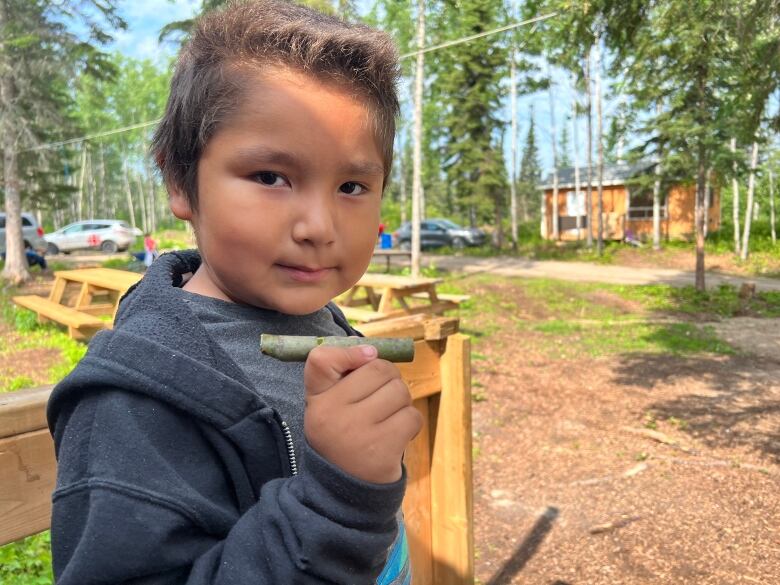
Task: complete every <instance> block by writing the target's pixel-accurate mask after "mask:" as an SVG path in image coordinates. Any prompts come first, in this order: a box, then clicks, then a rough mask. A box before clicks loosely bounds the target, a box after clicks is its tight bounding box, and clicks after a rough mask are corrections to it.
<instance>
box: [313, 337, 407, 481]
mask: <svg viewBox="0 0 780 585" xmlns="http://www.w3.org/2000/svg"><path fill="white" fill-rule="evenodd" d="M303 382H304V385H305V386H306V412H305V415H304V425H303V426H304V432H305V434H306V440H307V441H308V442H309V444H310V445H311V446H312V447H313V448H314V449H315V450H316V451H317V453H319V454H320V455H322V456H323V457H324V458H325V459H327V460H328V461H330V462H331V463H333V464H334V465H337V466H338V467H340V468H341V469H343V470H344V471H346V472H347V473H349V474H350V475H353V476H355V477H357V478H359V479H362V480H364V481H369V482H372V483H391V482H394V481H398V480H399V479H400V478H401V458H402V457H403V453H404V449H406V445H407V444H408V443H409V441H411V440H412V439H413V438H414V437H415V435H417V433H418V432H419V431H420V428H421V427H422V415H421V414H420V413H419V412H418V411H417V409H415V408H414V407H413V406H412V397H411V396H410V394H409V389H408V388H407V387H406V383H404V381H403V380H402V379H401V374H400V372H399V371H398V368H396V367H395V365H393V364H391V363H390V362H388V361H385V360H380V359H377V358H376V349H374V348H373V347H371V346H366V345H361V346H357V347H350V348H340V347H327V346H320V347H317V348H315V349H313V350H312V351H311V352H310V353H309V357H308V359H307V360H306V366H305V367H304V370H303Z"/></svg>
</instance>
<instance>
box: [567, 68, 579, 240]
mask: <svg viewBox="0 0 780 585" xmlns="http://www.w3.org/2000/svg"><path fill="white" fill-rule="evenodd" d="M572 90H573V92H572V98H571V135H572V153H573V156H572V160H573V161H574V201H575V204H576V206H577V209H576V210H574V211H575V212H576V214H577V220H576V222H577V241H580V238H581V237H582V234H581V233H580V232H581V230H582V214H581V213H580V186H581V185H580V148H579V139H578V133H577V83H576V80H575V79H574V76H573V75H572ZM566 212H567V213H568V214H569V215H571V214H572V210H571V209H567V210H566Z"/></svg>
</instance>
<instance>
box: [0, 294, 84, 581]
mask: <svg viewBox="0 0 780 585" xmlns="http://www.w3.org/2000/svg"><path fill="white" fill-rule="evenodd" d="M11 294H13V292H12V291H10V290H5V291H3V292H2V293H1V294H0V303H2V318H3V319H4V320H5V321H6V322H7V323H9V324H10V325H12V326H13V327H14V329H15V330H16V331H17V332H18V333H21V334H22V335H21V336H20V339H19V340H18V341H17V342H15V343H14V344H13V345H11V344H10V343H9V342H8V339H6V338H4V339H0V353H5V352H13V351H18V350H20V349H41V348H45V349H57V350H59V351H60V360H59V361H57V362H56V363H55V364H54V365H53V366H51V367H50V368H49V370H48V372H47V378H48V382H50V383H54V382H57V381H58V380H61V379H62V378H64V377H65V376H66V375H67V374H68V373H69V372H70V371H71V370H72V369H73V368H74V367H75V365H76V364H77V363H78V361H79V360H80V359H81V358H82V357H83V356H84V354H85V353H86V350H87V346H86V345H84V344H82V343H79V342H77V341H74V340H73V339H71V338H70V337H68V335H67V334H66V333H64V332H63V331H60V330H59V329H57V328H55V327H54V326H53V325H40V324H38V321H37V318H36V316H35V313H33V312H32V311H28V310H26V309H20V308H17V307H15V306H14V305H13V304H12V303H11V302H10V296H11ZM31 385H33V380H31V379H30V378H28V377H26V376H16V377H13V378H11V379H7V380H3V379H1V378H0V392H13V391H15V390H20V389H22V388H26V387H29V386H31ZM53 580H54V577H53V575H52V569H51V544H50V536H49V531H48V530H47V531H45V532H42V533H40V534H36V535H34V536H30V537H28V538H25V539H23V540H19V541H17V542H13V543H10V544H7V545H5V546H2V547H0V583H3V585H49V584H51V583H52V582H53Z"/></svg>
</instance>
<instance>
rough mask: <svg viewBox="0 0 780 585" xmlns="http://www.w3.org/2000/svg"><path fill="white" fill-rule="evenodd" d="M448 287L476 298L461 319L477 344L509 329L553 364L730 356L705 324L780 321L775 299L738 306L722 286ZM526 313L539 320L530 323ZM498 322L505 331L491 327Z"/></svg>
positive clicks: (535, 283)
mask: <svg viewBox="0 0 780 585" xmlns="http://www.w3.org/2000/svg"><path fill="white" fill-rule="evenodd" d="M448 284H452V285H454V288H456V291H455V292H459V293H464V292H465V293H471V294H472V295H473V296H472V300H471V301H470V302H469V303H467V304H465V305H464V306H463V307H462V309H461V311H460V316H461V319H462V326H461V329H462V330H463V331H464V332H466V333H469V334H472V335H475V336H476V337H477V339H475V341H479V340H480V339H482V340H484V339H486V338H488V337H490V336H491V335H493V334H495V333H497V332H498V331H499V330H500V328H501V327H507V326H512V327H514V328H515V330H517V331H520V332H523V331H527V332H528V333H529V334H530V335H531V336H533V335H536V337H530V338H529V339H531V340H532V341H529V342H530V343H532V344H534V346H535V347H536V348H537V349H540V350H542V352H543V353H544V354H546V355H547V356H548V357H549V358H551V359H557V358H575V357H576V358H583V357H594V358H595V357H603V356H608V355H616V354H624V353H661V354H669V355H693V354H701V353H710V354H726V355H729V354H733V353H735V350H734V348H733V347H732V346H730V345H729V344H728V343H726V342H724V341H723V340H721V339H719V338H718V337H717V335H716V332H715V330H714V328H713V327H712V326H709V325H706V323H702V321H705V322H706V321H707V320H713V319H720V318H729V317H735V316H739V315H751V316H755V317H780V293H777V292H765V293H758V294H757V295H756V296H755V297H753V298H750V299H741V298H739V294H738V291H737V289H735V288H734V287H732V286H727V285H724V286H721V287H719V288H716V289H712V290H710V291H707V292H706V293H699V292H697V291H696V290H695V289H694V288H692V287H687V288H675V287H671V286H667V285H642V286H638V285H605V284H597V283H576V282H565V281H558V280H552V279H521V278H514V279H510V278H501V277H496V276H491V275H478V276H472V277H468V278H466V279H459V280H455V281H450V283H448ZM475 291H478V294H476V295H475V294H474V293H475ZM529 313H533V314H534V315H536V317H529V316H528V314H529ZM507 319H508V320H510V321H511V324H510V325H507V323H506V322H507ZM676 319H680V322H676ZM499 320H501V321H502V322H503V325H498V324H497V323H496V322H497V321H499ZM478 355H480V356H482V354H478ZM483 357H484V356H483Z"/></svg>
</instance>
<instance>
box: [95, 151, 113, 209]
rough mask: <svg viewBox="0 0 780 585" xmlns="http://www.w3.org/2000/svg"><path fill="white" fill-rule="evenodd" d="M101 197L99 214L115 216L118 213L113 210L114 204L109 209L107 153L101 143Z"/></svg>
mask: <svg viewBox="0 0 780 585" xmlns="http://www.w3.org/2000/svg"><path fill="white" fill-rule="evenodd" d="M99 177H100V197H99V199H98V201H99V205H98V208H99V211H98V214H99V215H100V216H101V217H114V216H115V215H116V214H115V213H114V210H113V205H112V206H111V207H112V209H108V207H109V205H108V187H107V186H106V157H105V153H104V152H103V145H102V144H101V145H100V175H99Z"/></svg>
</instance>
